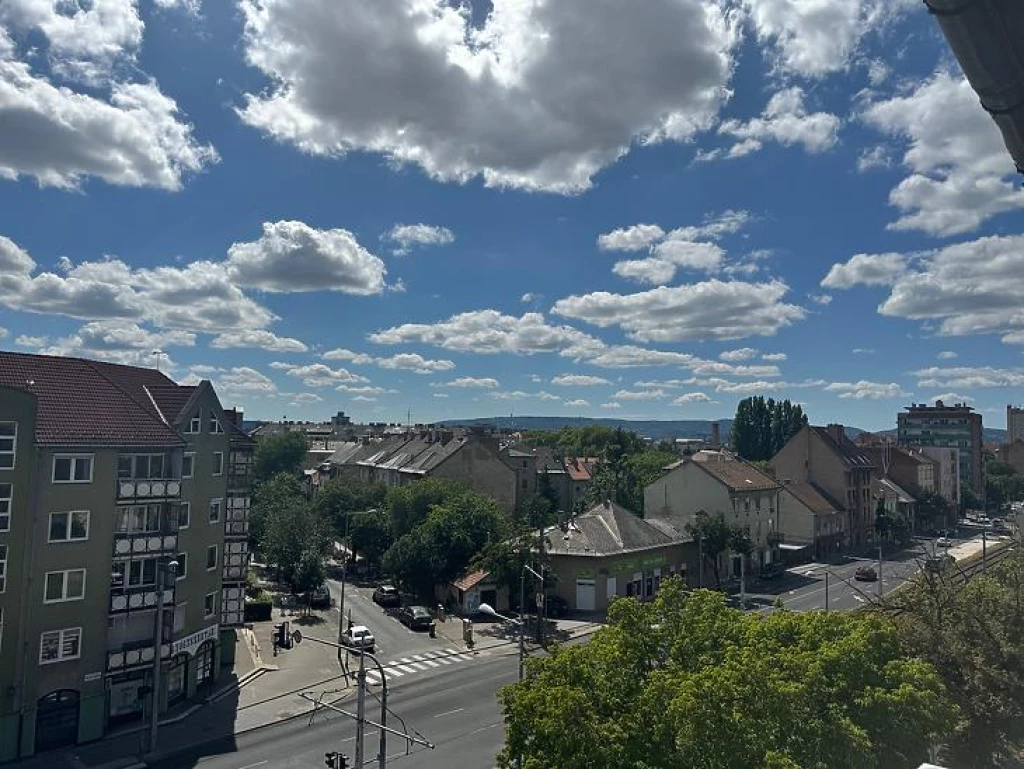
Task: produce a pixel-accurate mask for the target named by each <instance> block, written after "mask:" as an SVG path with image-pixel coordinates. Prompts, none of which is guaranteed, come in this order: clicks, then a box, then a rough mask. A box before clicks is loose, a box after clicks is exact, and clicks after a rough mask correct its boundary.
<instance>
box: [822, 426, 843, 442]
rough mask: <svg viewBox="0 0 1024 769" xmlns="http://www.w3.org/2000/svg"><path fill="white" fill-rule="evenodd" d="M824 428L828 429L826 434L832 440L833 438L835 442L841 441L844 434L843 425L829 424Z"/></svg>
mask: <svg viewBox="0 0 1024 769" xmlns="http://www.w3.org/2000/svg"><path fill="white" fill-rule="evenodd" d="M826 429H827V430H828V435H829V437H830V438H831V439H832V440H834V441H835V442H836V443H842V442H843V438H844V437H845V436H846V428H845V427H843V426H842V425H837V424H830V425H829V426H828V428H826Z"/></svg>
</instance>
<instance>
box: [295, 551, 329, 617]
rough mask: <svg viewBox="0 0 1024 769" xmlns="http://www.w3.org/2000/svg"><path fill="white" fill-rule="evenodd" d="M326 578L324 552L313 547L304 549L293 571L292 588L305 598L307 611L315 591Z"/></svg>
mask: <svg viewBox="0 0 1024 769" xmlns="http://www.w3.org/2000/svg"><path fill="white" fill-rule="evenodd" d="M326 579H327V567H326V564H325V563H324V554H323V553H322V552H318V551H316V550H312V549H307V550H304V551H303V553H302V555H301V556H300V557H299V562H298V563H297V564H296V565H295V568H294V570H293V571H292V576H291V588H292V592H293V593H295V594H296V595H301V596H303V598H305V609H306V611H307V612H308V610H309V608H310V606H311V605H312V603H313V591H314V590H316V589H317V588H318V587H320V586H321V585H322V584H324V581H325V580H326Z"/></svg>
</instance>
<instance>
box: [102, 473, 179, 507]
mask: <svg viewBox="0 0 1024 769" xmlns="http://www.w3.org/2000/svg"><path fill="white" fill-rule="evenodd" d="M180 496H181V479H180V478H147V479H145V480H143V479H136V478H118V480H117V499H118V501H127V500H139V501H142V500H158V499H175V498H177V497H180Z"/></svg>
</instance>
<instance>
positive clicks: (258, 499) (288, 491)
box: [249, 473, 302, 553]
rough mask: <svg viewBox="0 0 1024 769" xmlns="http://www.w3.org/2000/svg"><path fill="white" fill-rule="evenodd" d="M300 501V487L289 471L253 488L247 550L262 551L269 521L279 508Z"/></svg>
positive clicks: (261, 482) (281, 508) (265, 541)
mask: <svg viewBox="0 0 1024 769" xmlns="http://www.w3.org/2000/svg"><path fill="white" fill-rule="evenodd" d="M301 501H302V487H301V486H299V482H298V480H297V479H296V478H295V476H294V475H293V474H291V473H278V474H277V475H274V476H271V477H270V478H269V479H266V480H263V481H260V482H258V483H257V484H256V486H255V487H254V488H253V492H252V499H251V501H250V506H249V551H250V552H251V553H263V551H264V549H265V546H266V543H267V535H268V530H269V528H270V525H271V521H272V520H273V519H274V518H275V517H276V515H277V513H278V511H279V510H283V509H285V508H286V507H288V506H290V505H292V504H293V503H300V502H301Z"/></svg>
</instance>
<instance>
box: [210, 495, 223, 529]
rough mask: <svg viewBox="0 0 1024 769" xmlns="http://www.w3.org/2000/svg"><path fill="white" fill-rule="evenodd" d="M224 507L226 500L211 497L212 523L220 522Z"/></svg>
mask: <svg viewBox="0 0 1024 769" xmlns="http://www.w3.org/2000/svg"><path fill="white" fill-rule="evenodd" d="M223 507H224V500H223V499H220V498H219V497H218V498H217V499H211V500H210V523H220V513H221V509H222V508H223Z"/></svg>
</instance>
